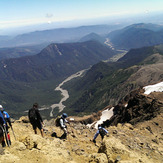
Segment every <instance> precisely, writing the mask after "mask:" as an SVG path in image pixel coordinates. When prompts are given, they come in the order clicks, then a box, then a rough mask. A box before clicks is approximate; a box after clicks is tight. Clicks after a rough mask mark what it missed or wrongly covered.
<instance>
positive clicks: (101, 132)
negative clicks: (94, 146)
mask: <svg viewBox="0 0 163 163" xmlns="http://www.w3.org/2000/svg"><path fill="white" fill-rule="evenodd" d="M99 134H100V136H101V139H102V140H103V138H104V136H105V135H107V134H108V131H107V130H106V129H105V128H103V127H102V126H101V125H100V124H99V125H98V130H97V132H96V134H95V135H94V138H93V142H94V143H96V138H97V136H98V135H99Z"/></svg>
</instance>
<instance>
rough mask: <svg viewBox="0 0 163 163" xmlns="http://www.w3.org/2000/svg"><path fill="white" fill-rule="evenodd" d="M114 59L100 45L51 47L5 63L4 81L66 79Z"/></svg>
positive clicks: (2, 68)
mask: <svg viewBox="0 0 163 163" xmlns="http://www.w3.org/2000/svg"><path fill="white" fill-rule="evenodd" d="M113 55H114V53H113V51H112V50H111V49H110V48H109V47H107V46H104V45H102V44H100V43H98V42H95V41H88V42H83V43H65V44H51V45H49V46H47V47H46V48H44V49H43V50H42V51H41V52H40V53H39V54H37V55H33V56H26V57H21V58H14V59H8V60H2V61H1V62H0V63H1V65H0V76H1V80H10V81H11V80H17V81H39V80H47V79H49V78H58V77H66V76H68V75H71V74H73V73H75V72H77V71H79V70H81V69H85V68H88V67H89V66H90V65H93V64H95V63H97V62H99V61H101V60H105V59H108V58H110V57H112V56H113Z"/></svg>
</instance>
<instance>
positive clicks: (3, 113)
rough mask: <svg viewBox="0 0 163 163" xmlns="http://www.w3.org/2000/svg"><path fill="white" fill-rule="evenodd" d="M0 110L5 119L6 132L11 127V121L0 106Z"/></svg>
mask: <svg viewBox="0 0 163 163" xmlns="http://www.w3.org/2000/svg"><path fill="white" fill-rule="evenodd" d="M0 109H1V113H2V115H3V117H4V119H5V121H6V123H7V126H6V127H7V130H8V128H9V127H12V124H11V120H10V116H9V114H8V113H7V112H6V111H5V109H4V108H3V106H2V105H0Z"/></svg>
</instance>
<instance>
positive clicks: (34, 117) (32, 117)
mask: <svg viewBox="0 0 163 163" xmlns="http://www.w3.org/2000/svg"><path fill="white" fill-rule="evenodd" d="M28 117H29V120H30V121H36V120H37V115H36V111H35V109H34V108H32V109H30V110H29V112H28Z"/></svg>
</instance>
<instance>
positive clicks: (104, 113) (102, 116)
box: [87, 107, 114, 129]
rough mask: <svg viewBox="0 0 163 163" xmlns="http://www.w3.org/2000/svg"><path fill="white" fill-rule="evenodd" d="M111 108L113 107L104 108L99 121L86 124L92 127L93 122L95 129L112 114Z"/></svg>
mask: <svg viewBox="0 0 163 163" xmlns="http://www.w3.org/2000/svg"><path fill="white" fill-rule="evenodd" d="M113 109H114V107H112V108H111V109H110V110H108V109H106V110H104V111H103V112H102V115H101V117H100V120H99V121H95V122H93V123H92V124H88V125H87V126H88V127H92V126H93V125H94V124H95V128H96V129H97V128H98V125H99V124H102V123H103V122H104V121H106V120H109V119H110V118H111V117H112V116H113V115H114V113H113Z"/></svg>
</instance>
